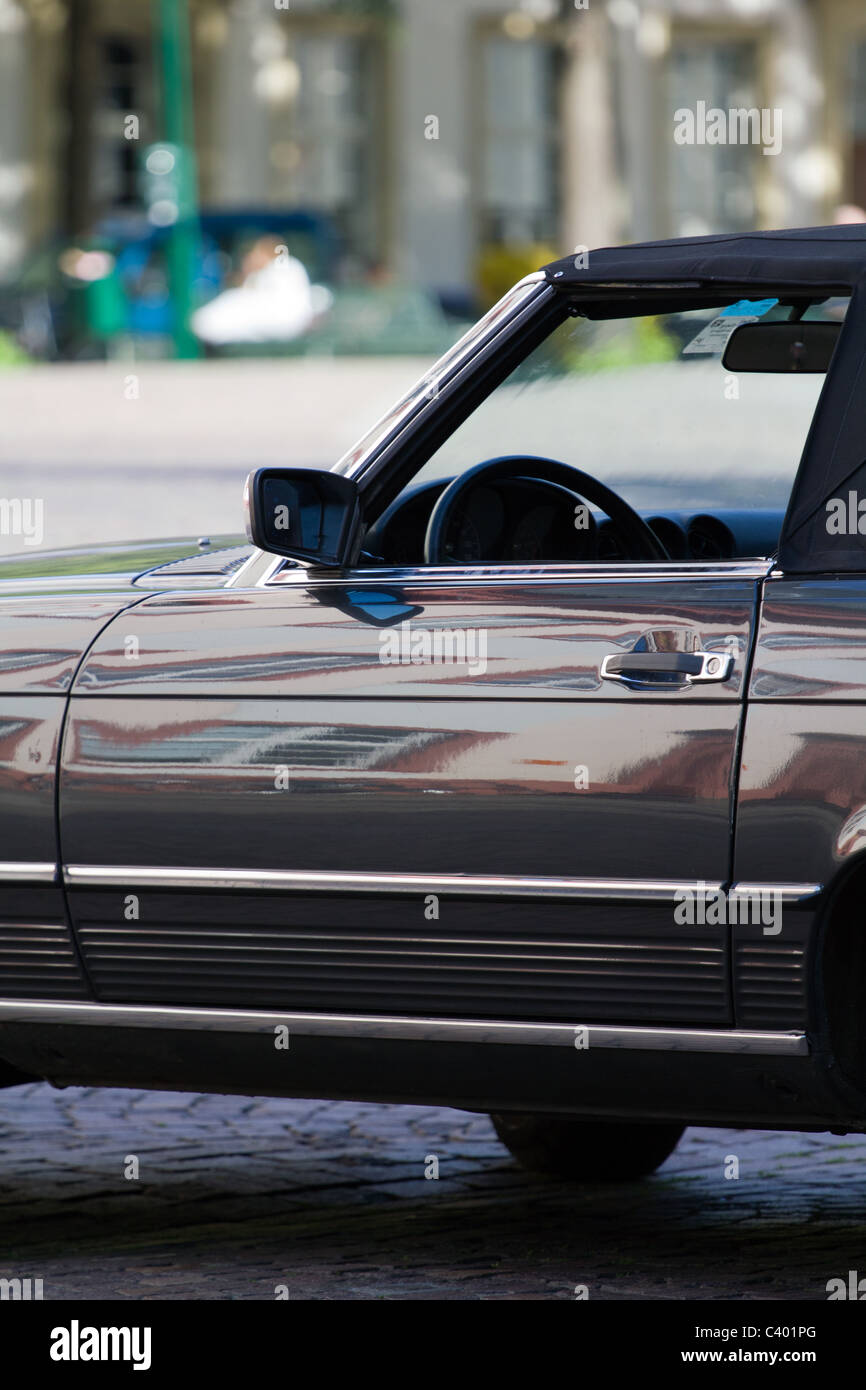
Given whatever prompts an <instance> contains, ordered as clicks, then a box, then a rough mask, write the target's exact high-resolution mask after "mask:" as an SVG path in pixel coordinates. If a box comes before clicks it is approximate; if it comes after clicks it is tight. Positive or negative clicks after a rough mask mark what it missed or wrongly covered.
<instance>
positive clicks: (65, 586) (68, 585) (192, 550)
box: [0, 535, 253, 607]
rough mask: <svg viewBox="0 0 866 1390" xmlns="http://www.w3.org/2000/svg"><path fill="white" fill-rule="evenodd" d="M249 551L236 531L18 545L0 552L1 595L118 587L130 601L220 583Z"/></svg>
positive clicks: (116, 590) (99, 590)
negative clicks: (53, 546) (69, 545)
mask: <svg viewBox="0 0 866 1390" xmlns="http://www.w3.org/2000/svg"><path fill="white" fill-rule="evenodd" d="M252 552H253V547H252V546H251V544H250V542H249V541H247V540H245V539H244V538H243V537H242V536H237V535H232V536H215V537H213V538H212V539H209V540H208V541H207V542H205V541H204V540H203V539H201V538H198V537H197V538H195V539H189V538H186V539H181V540H161V541H132V542H129V543H128V544H126V545H116V544H115V545H111V544H98V545H88V546H80V547H77V548H75V549H69V550H40V551H38V552H35V553H34V552H33V551H30V552H26V551H20V552H18V553H17V554H15V555H7V556H4V557H2V558H0V600H2V599H3V597H4V596H6V595H9V596H10V597H11V596H12V595H14V594H25V593H27V594H36V593H45V594H56V595H60V594H64V593H65V594H83V593H104V594H108V593H116V594H118V596H119V597H120V596H124V601H126V602H128V601H129V599H130V598H133V597H135V596H137V595H138V594H139V593H141V592H142V591H143V590H147V589H165V588H186V587H195V588H202V587H207V588H218V587H220V586H221V585H222V584H225V583H226V582H227V580H228V579H230V578H231V576H232V575H233V574H234V573H236V572H237V570H238V569H239V568H240V566H241V565H242V564H243V562H244V560H245V559H247V558H248V557H249V556H250V555H251V554H252ZM130 591H131V592H130ZM119 606H121V607H122V606H123V605H122V603H121V604H120V605H119Z"/></svg>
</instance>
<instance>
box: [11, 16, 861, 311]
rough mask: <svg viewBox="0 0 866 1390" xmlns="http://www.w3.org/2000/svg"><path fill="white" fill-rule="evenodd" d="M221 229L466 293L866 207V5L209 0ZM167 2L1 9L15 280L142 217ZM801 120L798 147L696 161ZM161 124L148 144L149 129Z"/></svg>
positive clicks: (208, 170)
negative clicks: (486, 279)
mask: <svg viewBox="0 0 866 1390" xmlns="http://www.w3.org/2000/svg"><path fill="white" fill-rule="evenodd" d="M189 9H190V28H191V42H192V63H193V75H194V83H193V90H194V95H195V144H196V153H197V161H198V170H199V191H200V201H201V204H202V206H206V207H208V208H242V207H279V208H287V207H297V208H303V209H307V210H311V211H315V212H317V213H320V214H324V215H325V216H327V217H328V218H329V219H331V220H332V222H333V225H334V227H335V228H336V230H337V232H338V234H339V237H340V242H341V245H342V247H343V251H344V263H345V264H346V265H348V266H349V267H350V268H351V267H352V266H353V265H354V266H357V267H361V268H362V269H364V268H365V269H366V270H367V271H368V272H373V273H376V272H378V271H379V270H384V271H386V272H390V273H393V274H394V275H395V276H397V277H399V278H401V279H406V280H409V281H412V282H414V283H416V284H419V285H422V286H424V287H428V288H430V289H434V290H436V291H438V292H440V293H443V294H445V295H448V294H453V295H457V296H459V295H460V294H465V292H466V291H467V289H471V288H472V287H474V286H476V285H477V284H478V279H479V275H480V274H481V273H482V271H483V267H484V264H485V262H487V263H494V264H495V261H496V257H497V255H499V254H501V253H502V252H507V251H512V252H513V253H514V256H515V262H516V263H517V262H519V260H520V257H521V255H523V256H525V257H526V259H527V260H528V261H529V262H531V260H532V256H533V255H534V254H535V253H536V250H537V248H539V247H550V248H551V252H553V251H558V252H559V253H561V252H563V251H565V250H567V249H569V248H570V247H572V246H575V245H583V244H585V245H589V246H591V245H594V244H596V245H597V244H604V243H606V242H610V241H616V240H625V239H629V240H630V239H641V238H645V237H655V236H676V235H680V234H687V233H702V232H712V231H726V230H737V229H740V228H747V227H752V226H764V227H766V226H774V225H795V224H798V223H803V224H808V223H815V222H821V221H825V220H831V219H832V216H833V209H834V207H836V205H838V204H840V203H842V202H851V203H856V204H861V205H862V204H864V203H866V6H864V5H863V4H862V0H342V3H340V2H339V0H333V2H332V0H290V3H289V0H189ZM157 13H158V6H157V5H156V4H155V3H152V0H123V4H119V3H118V0H0V274H3V275H6V276H8V275H9V274H10V273H14V269H15V267H16V265H18V264H20V263H21V262H22V260H23V259H24V258H25V257H26V255H27V254H28V252H29V251H30V250H32V248H33V247H34V246H36V245H37V244H39V243H40V242H41V241H42V242H44V241H45V240H46V239H48V238H51V237H57V236H66V237H72V236H75V235H78V234H81V233H83V232H85V231H87V230H88V229H90V228H92V227H94V226H95V225H97V224H98V222H99V221H100V219H103V218H105V217H106V216H108V215H126V214H129V215H130V216H132V215H135V214H136V212H139V213H140V209H141V187H140V177H139V165H140V149H141V147H142V146H143V145H144V144H147V143H149V142H151V141H153V140H157V139H159V138H161V136H162V133H163V132H162V130H161V127H160V117H159V111H160V96H159V67H158V62H157V61H156V58H155V44H154V31H155V22H156V15H157ZM701 102H703V103H704V106H705V107H707V108H722V109H724V110H728V109H729V108H732V107H736V108H761V109H765V110H769V111H771V112H772V111H781V113H782V117H781V122H782V124H781V148H780V150H779V152H778V153H765V152H764V149H762V147H761V146H760V145H759V144H721V143H720V144H716V145H712V146H711V145H709V144H703V145H700V144H678V143H677V141H676V140H675V138H674V128H675V115H674V113H675V112H676V111H678V110H680V109H682V108H697V106H698V103H701ZM129 115H134V116H136V117H137V118H138V123H139V125H138V133H137V136H136V137H135V138H130V137H129V129H130V127H129V123H128V121H127V117H128V116H129Z"/></svg>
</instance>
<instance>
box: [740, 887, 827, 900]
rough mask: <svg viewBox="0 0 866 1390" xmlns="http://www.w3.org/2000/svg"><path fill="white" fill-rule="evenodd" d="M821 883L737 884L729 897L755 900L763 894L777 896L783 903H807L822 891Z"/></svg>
mask: <svg viewBox="0 0 866 1390" xmlns="http://www.w3.org/2000/svg"><path fill="white" fill-rule="evenodd" d="M822 888H823V885H822V884H820V883H735V884H734V885H733V887H732V888H731V889H730V891H729V893H728V896H729V897H731V898H755V897H759V896H760V895H761V894H762V893H763V894H764V895H765V896H766V894H768V893H773V894H775V895H776V896H777V897H778V898H780V899H781V901H782V902H783V903H795V902H807V901H808V900H809V899H810V898H814V897H817V895H818V894H819V893H820V892H821V891H822Z"/></svg>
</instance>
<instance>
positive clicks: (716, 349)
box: [683, 299, 779, 355]
mask: <svg viewBox="0 0 866 1390" xmlns="http://www.w3.org/2000/svg"><path fill="white" fill-rule="evenodd" d="M778 302H779V301H778V299H738V300H737V302H736V304H729V305H728V306H727V308H725V309H723V310H722V311H721V313H720V314H717V315H716V317H715V318H714V319H712V320H711V321H710V322H709V323H706V324H704V326H703V328H702V329H701V331H700V333H699V334H698V335H697V337H696V338H692V340H691V342H690V343H686V345H685V347H684V348H683V355H685V353H687V352H706V353H722V352H724V350H725V346H726V344H727V341H728V339H729V338H730V336H731V334H732V333H733V331H734V329H735V328H739V326H740V324H741V323H755V322H756V321H757V320H758V319H759V318H760V317H761V315H762V314H766V313H767V311H768V310H769V309H772V307H773V305H774V304H778Z"/></svg>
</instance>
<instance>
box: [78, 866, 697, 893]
mask: <svg viewBox="0 0 866 1390" xmlns="http://www.w3.org/2000/svg"><path fill="white" fill-rule="evenodd" d="M63 873H64V877H65V880H66V882H67V883H68V885H69V886H70V887H71V888H85V887H86V888H103V887H106V888H122V887H127V886H129V885H130V884H141V885H143V886H145V887H148V888H223V889H227V888H239V889H247V890H250V891H256V890H263V891H266V892H279V891H281V890H282V891H285V892H304V893H438V894H441V895H443V896H454V895H458V896H459V895H461V894H463V895H465V896H471V897H483V898H536V899H538V898H577V899H580V898H611V899H615V900H616V901H618V902H627V901H630V900H639V901H642V902H647V901H657V902H667V901H669V900H671V899H672V898H673V896H674V894H675V893H676V892H677V890H678V889H683V888H687V889H689V890H690V891H692V892H695V891H697V890H698V887H699V885H698V884H697V883H679V882H674V881H673V880H667V879H644V878H622V879H618V878H598V879H591V878H526V877H523V876H521V875H519V874H513V875H511V874H509V875H505V874H501V875H493V874H490V875H487V874H372V873H351V872H344V871H334V872H320V871H318V870H308V869H273V870H269V871H263V870H260V869H175V868H162V867H159V866H154V865H135V864H130V865H121V866H117V867H115V866H112V865H104V864H67V865H66V866H65V868H64V871H63ZM701 886H702V887H704V888H705V889H706V890H707V891H716V890H719V889H721V886H722V885H721V884H720V883H707V884H704V885H701Z"/></svg>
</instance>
